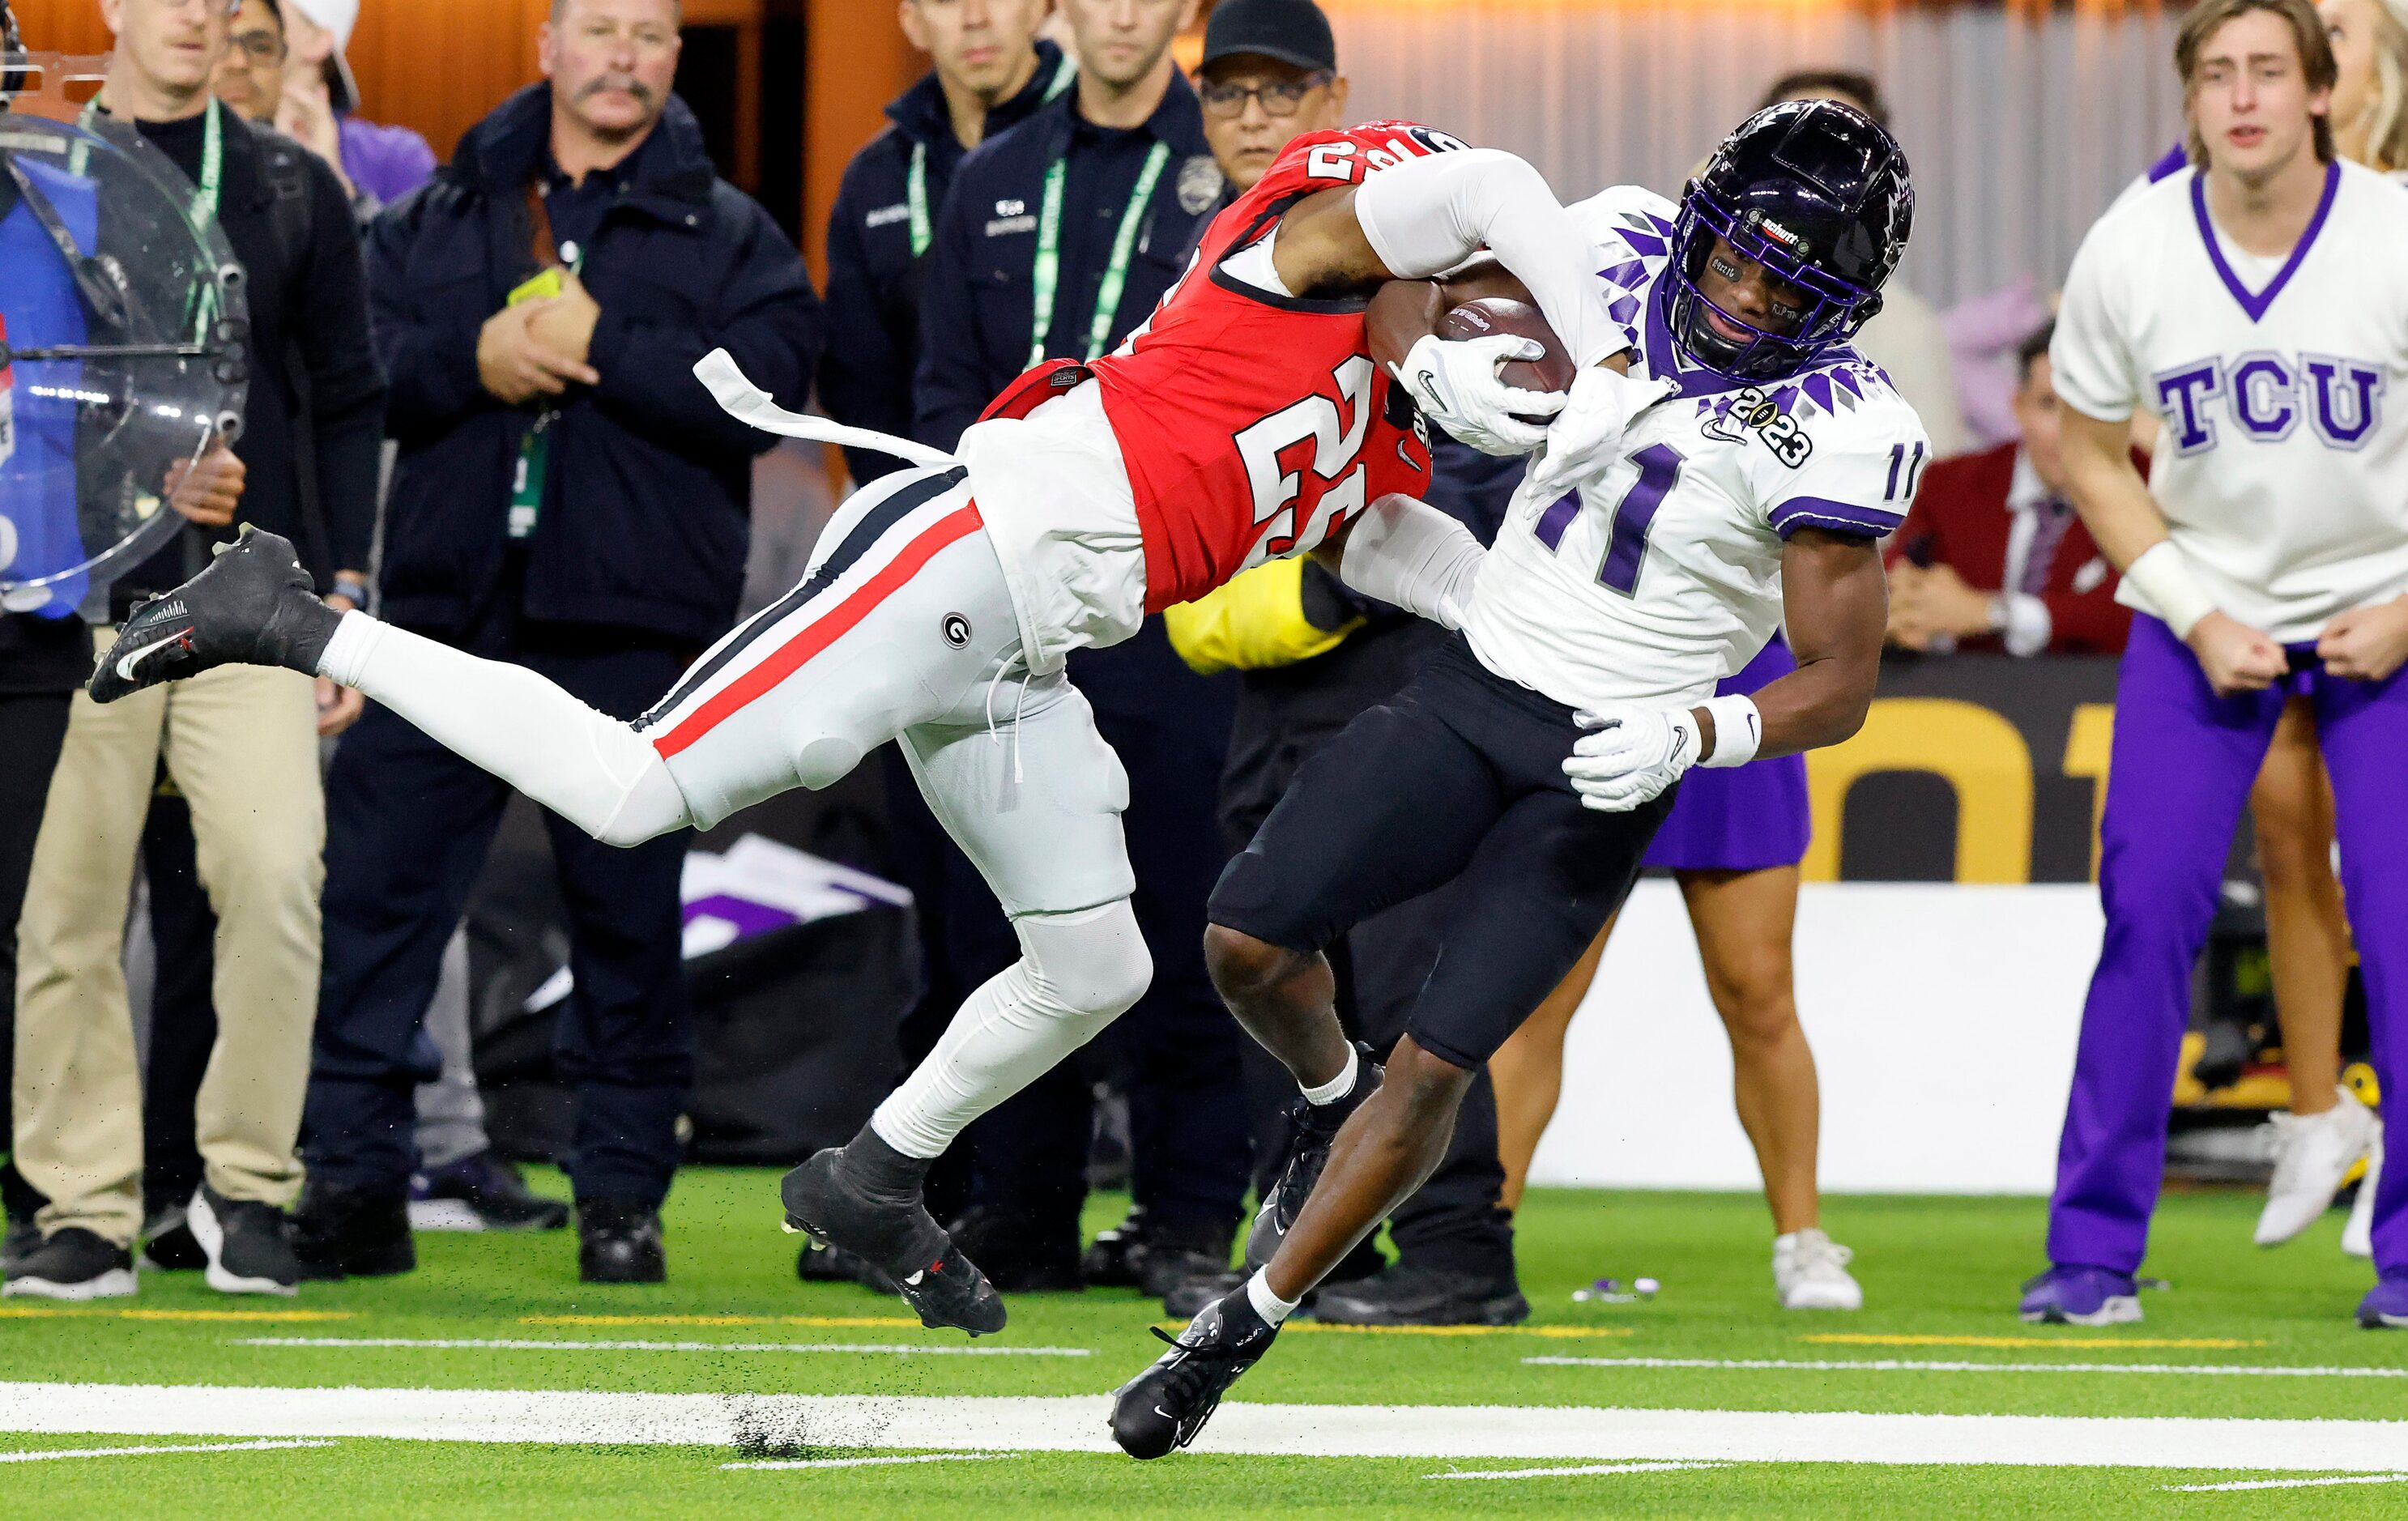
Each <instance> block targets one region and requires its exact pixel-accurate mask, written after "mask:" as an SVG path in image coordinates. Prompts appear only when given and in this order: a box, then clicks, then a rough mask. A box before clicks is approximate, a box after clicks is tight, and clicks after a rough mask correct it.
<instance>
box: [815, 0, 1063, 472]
mask: <svg viewBox="0 0 2408 1521" xmlns="http://www.w3.org/2000/svg"><path fill="white" fill-rule="evenodd" d="M901 9H902V20H903V31H904V34H905V35H906V36H909V37H910V40H911V45H912V46H913V47H915V48H918V49H919V50H922V51H923V52H925V53H927V54H928V55H929V56H930V57H931V58H932V59H933V60H934V61H935V63H936V66H935V67H934V68H932V69H930V70H929V71H928V72H927V73H926V74H925V75H922V76H921V78H920V79H919V82H918V83H916V84H914V85H912V86H911V88H910V89H909V90H906V91H904V92H903V93H901V94H899V95H897V96H896V97H895V99H894V100H893V101H892V102H890V103H889V104H888V105H887V108H886V116H887V120H888V122H890V123H892V124H891V125H889V126H888V127H887V128H886V130H885V131H883V132H882V133H880V134H879V135H878V136H875V137H873V138H871V139H870V140H869V145H868V146H867V147H866V148H864V149H863V150H862V151H860V152H858V153H855V154H854V155H853V162H852V163H850V164H848V165H845V166H844V181H843V183H842V184H841V185H840V186H839V188H838V190H837V193H836V207H835V208H834V210H832V211H831V212H830V213H829V215H828V236H827V268H828V283H827V311H828V321H829V334H828V350H827V354H826V356H825V357H824V359H823V360H822V361H821V364H820V377H819V380H820V402H821V404H822V405H823V406H824V407H825V408H826V409H827V414H828V415H829V416H830V417H833V418H835V419H836V420H837V421H838V422H839V423H846V424H848V425H849V426H853V427H858V428H870V429H873V430H875V431H877V432H880V433H891V434H896V435H900V436H904V437H908V436H910V432H911V373H912V371H913V369H914V368H916V367H917V366H918V365H919V363H920V276H921V272H922V270H923V269H924V268H925V265H926V263H927V255H928V250H929V247H930V245H931V244H933V243H934V242H935V241H936V236H937V232H936V226H937V211H938V209H939V208H940V207H942V206H943V205H944V201H945V192H946V190H947V189H948V188H949V187H951V186H952V184H953V171H954V170H955V169H956V168H958V167H959V166H960V165H961V162H962V155H963V154H965V153H967V152H968V151H970V150H971V149H973V148H976V147H977V146H978V145H979V144H980V143H981V142H982V141H984V140H985V139H986V138H988V137H991V136H995V135H996V133H999V132H1002V131H1004V130H1005V129H1006V128H1008V127H1011V126H1015V125H1017V124H1018V123H1020V122H1024V121H1025V120H1027V118H1028V116H1029V113H1031V112H1032V111H1035V110H1036V109H1037V108H1039V106H1041V105H1044V104H1045V103H1047V102H1048V101H1052V100H1056V99H1059V98H1060V97H1061V95H1062V94H1063V93H1065V92H1066V91H1068V89H1069V88H1070V85H1071V83H1072V81H1073V80H1074V79H1076V78H1077V77H1078V67H1077V65H1075V64H1074V63H1072V62H1071V61H1070V60H1069V59H1068V58H1066V57H1064V56H1063V54H1062V50H1061V49H1059V48H1057V47H1055V46H1054V44H1053V43H1051V42H1048V41H1044V40H1041V39H1039V38H1038V37H1037V35H1036V34H1037V26H1038V23H1039V22H1041V21H1043V20H1044V19H1045V9H1046V6H1045V0H985V3H984V4H982V5H978V6H969V5H962V4H957V3H939V0H904V3H903V6H902V7H901ZM845 464H846V466H847V467H848V468H850V469H851V470H852V472H853V483H854V484H856V485H867V484H868V483H869V482H870V481H875V480H877V479H878V478H879V477H880V476H882V475H884V474H886V473H887V472H888V471H890V470H897V469H901V468H902V467H903V462H902V461H901V460H898V459H896V458H894V457H893V456H892V455H887V454H881V453H879V452H876V451H875V450H848V451H846V452H845Z"/></svg>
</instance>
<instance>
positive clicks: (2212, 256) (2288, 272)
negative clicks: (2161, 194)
mask: <svg viewBox="0 0 2408 1521" xmlns="http://www.w3.org/2000/svg"><path fill="white" fill-rule="evenodd" d="M2340 191H2341V165H2340V164H2339V163H2338V162H2335V163H2332V164H2328V165H2325V193H2324V197H2323V198H2322V199H2321V200H2319V201H2317V202H2316V214H2315V216H2314V217H2312V218H2310V219H2309V222H2308V230H2307V231H2306V232H2304V233H2301V234H2300V240H2299V242H2298V243H2296V244H2294V245H2293V246H2292V249H2291V256H2290V257H2289V258H2288V259H2286V260H2285V261H2283V267H2282V268H2281V269H2279V270H2277V271H2275V273H2274V278H2273V279H2272V280H2269V281H2268V282H2267V284H2266V288H2265V289H2264V290H2262V291H2259V292H2258V293H2257V294H2255V295H2252V294H2249V287H2247V286H2246V285H2243V284H2242V283H2241V277H2240V276H2238V275H2236V274H2234V273H2233V272H2232V266H2231V265H2229V264H2227V263H2225V261H2224V245H2223V244H2222V243H2220V242H2218V241H2217V240H2216V237H2215V223H2214V222H2211V221H2210V220H2208V215H2207V176H2205V175H2203V174H2202V175H2196V176H2194V177H2192V179H2191V182H2190V210H2191V215H2192V217H2194V218H2195V219H2197V221H2198V222H2199V237H2200V242H2202V243H2205V244H2206V245H2207V260H2208V263H2210V264H2212V265H2215V273H2216V276H2217V278H2218V279H2220V280H2223V281H2224V288H2225V289H2226V290H2228V291H2230V292H2231V293H2232V299H2233V300H2235V301H2238V302H2239V303H2241V309H2242V310H2243V311H2245V312H2247V313H2248V314H2249V320H2250V321H2251V322H2253V323H2254V322H2257V321H2258V320H2259V319H2261V318H2263V317H2264V316H2265V315H2266V309H2267V308H2269V307H2271V306H2272V305H2273V304H2274V298H2275V297H2276V296H2278V295H2280V294H2283V287H2284V286H2286V285H2288V284H2289V283H2291V277H2292V276H2293V275H2296V274H2298V273H2299V272H2300V265H2301V264H2303V263H2305V262H2306V260H2307V257H2308V250H2309V249H2311V248H2313V247H2315V241H2316V234H2318V233H2320V232H2322V231H2324V228H2325V218H2326V217H2327V216H2329V215H2330V214H2331V212H2332V204H2333V197H2334V196H2335V195H2336V194H2339V193H2340Z"/></svg>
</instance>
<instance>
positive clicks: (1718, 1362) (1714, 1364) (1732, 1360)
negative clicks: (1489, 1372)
mask: <svg viewBox="0 0 2408 1521" xmlns="http://www.w3.org/2000/svg"><path fill="white" fill-rule="evenodd" d="M1522 1360H1523V1361H1524V1362H1525V1363H1529V1364H1532V1365H1534V1366H1538V1367H1543V1368H1724V1369H1772V1370H1780V1371H1785V1372H1807V1373H2155V1374H2159V1375H2175V1374H2183V1375H2190V1376H2195V1377H2200V1378H2408V1368H2358V1367H2349V1366H2343V1365H2338V1364H2336V1365H2334V1366H2331V1367H2325V1368H2286V1367H2273V1366H2258V1365H2254V1364H2250V1363H1980V1362H1927V1361H1920V1360H1909V1359H1906V1358H1902V1357H1880V1358H1866V1359H1862V1360H1858V1361H1844V1360H1828V1361H1826V1360H1819V1359H1816V1360H1808V1359H1792V1358H1779V1357H1525V1358H1523V1359H1522Z"/></svg>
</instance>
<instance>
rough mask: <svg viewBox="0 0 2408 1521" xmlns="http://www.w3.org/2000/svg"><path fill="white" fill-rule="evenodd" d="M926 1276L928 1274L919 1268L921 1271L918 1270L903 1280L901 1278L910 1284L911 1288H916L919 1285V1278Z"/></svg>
mask: <svg viewBox="0 0 2408 1521" xmlns="http://www.w3.org/2000/svg"><path fill="white" fill-rule="evenodd" d="M927 1276H928V1274H927V1272H926V1270H921V1271H919V1272H915V1273H913V1274H912V1275H911V1276H910V1277H909V1278H906V1279H905V1280H903V1282H905V1283H907V1284H910V1285H911V1286H912V1287H913V1288H918V1287H919V1286H920V1280H921V1279H923V1278H925V1277H927Z"/></svg>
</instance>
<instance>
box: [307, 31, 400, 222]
mask: <svg viewBox="0 0 2408 1521" xmlns="http://www.w3.org/2000/svg"><path fill="white" fill-rule="evenodd" d="M282 5H283V7H284V30H285V34H286V36H287V37H288V38H289V39H290V42H291V47H290V48H289V49H288V50H286V53H285V62H284V99H283V102H282V104H280V105H279V106H278V107H277V109H276V126H277V130H278V131H279V132H281V133H283V134H284V135H285V136H288V137H291V138H292V139H293V140H294V141H295V142H297V143H300V144H301V145H302V146H303V147H305V148H307V149H308V150H309V151H311V152H313V153H315V154H317V155H318V156H319V157H320V158H322V159H324V160H325V161H326V162H327V163H329V164H331V165H335V171H336V173H337V174H338V175H339V176H341V178H342V180H343V185H344V187H345V188H346V189H348V190H349V191H350V192H351V204H352V206H353V208H355V209H356V210H357V211H358V212H359V214H360V218H361V220H362V221H366V219H368V218H369V217H373V216H374V215H376V213H377V212H378V211H379V210H380V209H381V208H385V207H387V206H390V205H392V204H393V203H394V202H395V201H398V200H400V199H401V198H402V197H403V196H405V195H407V194H409V193H410V192H411V191H413V190H416V189H417V188H418V187H419V186H421V185H423V184H424V183H426V181H427V180H428V179H430V178H432V177H433V175H434V173H435V150H434V149H432V148H430V147H428V146H427V143H426V139H425V138H423V137H422V136H419V135H418V134H417V133H415V132H412V131H410V130H409V128H408V127H387V126H379V125H378V124H377V123H375V122H370V121H368V120H366V118H364V117H362V116H361V115H360V114H359V106H360V87H359V81H357V80H356V79H352V78H351V64H350V63H349V62H348V61H347V60H345V58H344V57H343V50H344V49H346V48H348V47H350V46H351V29H352V28H353V27H354V26H356V25H357V24H359V19H360V0H282Z"/></svg>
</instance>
